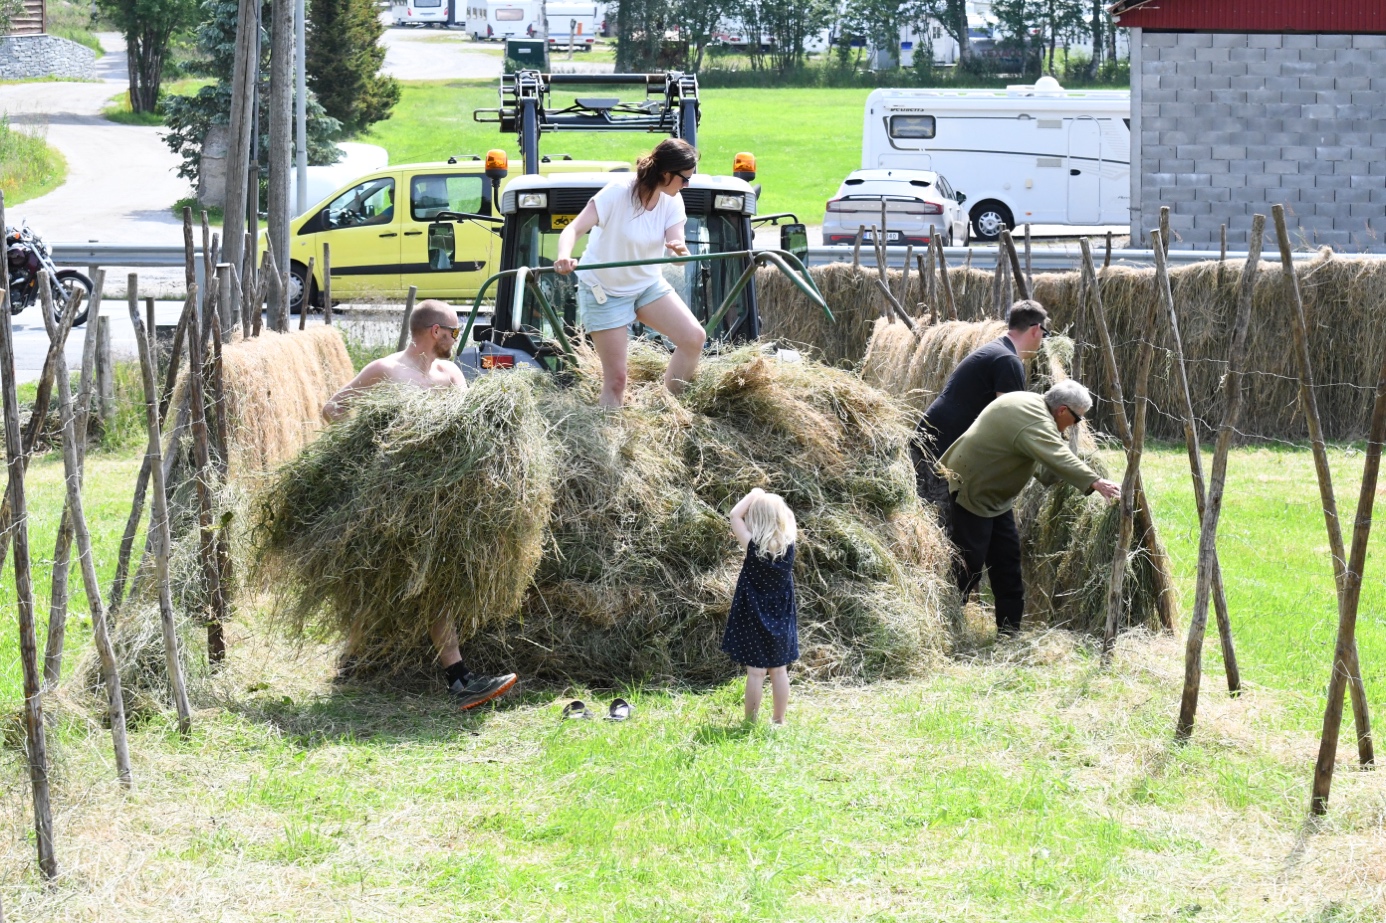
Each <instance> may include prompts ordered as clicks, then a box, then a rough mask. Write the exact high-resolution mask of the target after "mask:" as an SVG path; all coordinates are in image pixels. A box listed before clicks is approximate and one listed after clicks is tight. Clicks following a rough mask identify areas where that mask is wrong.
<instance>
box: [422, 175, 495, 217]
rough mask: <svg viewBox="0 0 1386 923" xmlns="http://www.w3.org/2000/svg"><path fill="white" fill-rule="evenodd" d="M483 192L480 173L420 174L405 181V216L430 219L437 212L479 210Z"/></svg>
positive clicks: (470, 211) (482, 179) (473, 211)
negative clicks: (407, 214)
mask: <svg viewBox="0 0 1386 923" xmlns="http://www.w3.org/2000/svg"><path fill="white" fill-rule="evenodd" d="M484 192H485V182H484V177H482V176H480V175H475V176H458V175H456V174H453V175H451V176H449V175H447V174H439V173H434V174H428V173H424V174H420V175H419V176H415V177H414V178H413V179H411V180H410V181H409V217H411V218H413V219H414V220H415V221H431V220H432V219H433V218H435V217H437V215H438V213H439V212H444V211H448V212H463V213H464V214H469V215H475V214H477V213H478V212H480V211H481V203H482V201H483V194H484Z"/></svg>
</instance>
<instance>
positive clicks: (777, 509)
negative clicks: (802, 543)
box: [745, 494, 798, 560]
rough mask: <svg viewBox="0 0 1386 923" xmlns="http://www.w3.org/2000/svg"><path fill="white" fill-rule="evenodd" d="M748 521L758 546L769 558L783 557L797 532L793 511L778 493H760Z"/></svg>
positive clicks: (749, 507)
mask: <svg viewBox="0 0 1386 923" xmlns="http://www.w3.org/2000/svg"><path fill="white" fill-rule="evenodd" d="M745 521H746V528H747V530H748V531H750V533H751V541H753V542H755V543H756V550H757V551H759V552H760V555H761V557H764V558H766V559H767V560H770V559H774V558H780V557H783V556H784V553H785V552H786V551H788V550H789V546H790V545H792V544H794V539H795V538H796V537H797V535H798V527H797V525H796V524H795V522H794V511H793V510H791V509H790V508H789V504H787V503H785V502H784V497H781V496H780V495H779V494H761V495H760V496H758V497H756V498H755V499H754V500H752V501H751V503H750V505H749V506H747V507H746V516H745Z"/></svg>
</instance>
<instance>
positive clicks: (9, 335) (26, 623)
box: [0, 192, 77, 881]
mask: <svg viewBox="0 0 1386 923" xmlns="http://www.w3.org/2000/svg"><path fill="white" fill-rule="evenodd" d="M4 227H5V196H4V193H3V192H0V228H4ZM0 280H3V281H0V292H3V295H4V297H3V298H0V392H2V393H0V406H3V408H4V411H5V423H4V425H5V460H6V467H7V468H8V469H9V477H10V482H9V488H8V489H7V490H6V492H5V498H6V499H7V500H10V501H11V507H10V509H11V510H12V512H13V514H14V520H13V522H14V526H13V528H12V529H11V528H9V521H8V520H7V521H6V523H5V525H6V527H7V529H9V531H11V532H13V534H14V585H15V587H14V588H15V598H16V601H17V603H18V609H19V659H20V662H21V664H22V666H23V670H24V745H25V752H26V753H27V754H28V757H29V785H30V788H31V790H32V792H33V798H34V833H35V836H36V843H37V845H38V862H39V872H40V873H41V874H42V875H43V877H44V878H46V879H48V880H50V881H51V880H52V879H54V878H56V877H58V859H57V855H56V854H55V852H54V850H53V810H52V807H51V805H50V803H49V791H48V747H47V744H46V742H45V740H44V729H43V698H42V696H43V693H42V689H41V686H40V679H39V665H38V638H37V636H36V634H35V631H34V585H33V573H32V571H31V570H30V568H29V508H28V504H27V503H26V500H25V496H24V469H25V463H26V462H27V461H28V458H29V453H28V452H27V451H25V449H24V444H23V442H22V440H21V439H20V435H19V398H18V395H17V394H16V393H15V388H16V375H15V365H14V357H15V356H14V331H13V330H12V329H11V327H10V278H9V273H8V272H0ZM51 287H52V286H51V285H50V283H49V281H48V273H47V270H44V271H43V274H42V276H41V277H40V279H39V290H40V291H42V292H43V293H44V294H48V293H49V290H50V289H51ZM43 310H44V312H45V315H47V316H49V317H51V316H52V315H51V312H49V309H48V308H47V307H45V308H44V309H43ZM76 313H77V312H76V311H64V312H63V316H62V322H61V324H60V329H61V328H67V327H70V326H71V325H72V318H73V317H74V316H75V315H76ZM62 335H63V336H66V335H67V334H66V330H65V329H63V333H62ZM56 339H57V338H55V340H56ZM59 356H61V352H59ZM55 366H56V360H55ZM46 407H47V400H46V399H45V400H44V402H43V403H42V404H35V414H36V415H37V414H39V413H40V412H41V410H42V409H43V408H46Z"/></svg>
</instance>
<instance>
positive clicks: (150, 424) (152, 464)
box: [129, 273, 192, 737]
mask: <svg viewBox="0 0 1386 923" xmlns="http://www.w3.org/2000/svg"><path fill="white" fill-rule="evenodd" d="M138 284H139V277H138V276H137V275H136V274H135V273H131V274H130V282H129V289H130V323H131V325H132V326H133V327H134V328H135V344H136V346H138V347H139V353H140V367H141V369H142V370H143V372H144V408H145V423H146V428H147V429H148V432H149V449H148V454H149V470H150V477H151V479H152V481H153V486H154V506H153V511H152V512H151V513H150V516H149V528H150V532H151V533H152V534H153V537H154V568H155V576H156V579H157V581H158V585H159V587H158V588H159V617H160V621H161V622H162V625H163V634H164V662H165V664H166V666H167V669H168V682H169V688H170V691H171V692H172V694H173V704H174V707H175V708H176V709H177V711H178V731H179V733H181V734H182V735H183V736H184V737H186V736H188V735H189V734H190V733H192V708H191V707H190V706H189V705H188V693H187V689H186V688H185V687H184V685H183V663H182V659H181V657H180V656H179V652H178V625H177V622H176V621H175V619H174V613H173V597H172V595H171V591H170V589H169V574H168V553H169V546H170V545H171V544H172V542H171V539H170V537H169V525H168V493H167V488H166V487H165V484H164V464H163V446H162V439H161V435H160V432H159V391H158V385H156V384H155V382H154V356H153V355H152V353H153V344H152V343H151V342H150V340H149V334H148V333H147V332H146V331H145V327H144V322H143V321H142V320H140V311H139V304H138V302H137V300H136V298H135V291H136V289H137V287H138Z"/></svg>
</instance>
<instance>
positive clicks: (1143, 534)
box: [1078, 237, 1176, 630]
mask: <svg viewBox="0 0 1386 923" xmlns="http://www.w3.org/2000/svg"><path fill="white" fill-rule="evenodd" d="M1078 244H1079V246H1080V247H1081V248H1082V251H1083V264H1082V268H1083V272H1085V273H1087V275H1088V296H1089V300H1088V304H1089V306H1090V307H1091V309H1092V313H1091V314H1090V315H1089V316H1090V317H1091V319H1092V325H1093V329H1094V330H1096V331H1097V333H1098V341H1099V344H1100V345H1101V347H1102V360H1103V364H1104V365H1105V366H1106V368H1107V377H1108V379H1109V380H1110V381H1111V386H1112V404H1113V412H1112V418H1113V423H1115V425H1116V430H1117V437H1118V438H1120V439H1121V442H1122V444H1123V445H1125V446H1127V447H1129V446H1130V445H1131V441H1132V433H1131V426H1130V423H1129V421H1128V420H1127V417H1126V403H1125V400H1124V398H1123V397H1122V392H1121V374H1120V373H1119V372H1118V371H1117V364H1116V349H1115V347H1114V346H1113V345H1112V334H1111V330H1110V329H1109V328H1108V327H1107V313H1106V310H1105V309H1104V308H1103V306H1102V290H1101V289H1100V288H1099V286H1098V284H1097V267H1096V266H1095V265H1094V264H1093V259H1092V245H1091V244H1090V243H1089V241H1088V239H1087V238H1086V237H1084V238H1081V239H1080V240H1079V241H1078ZM1134 498H1135V516H1136V518H1135V530H1136V532H1138V533H1139V535H1140V540H1141V545H1142V546H1143V547H1144V548H1145V550H1146V553H1147V554H1148V555H1149V556H1150V560H1151V563H1152V565H1153V568H1152V569H1153V571H1154V573H1155V606H1156V610H1157V612H1158V613H1159V617H1160V625H1161V627H1163V628H1165V629H1166V630H1173V628H1174V623H1175V621H1176V613H1175V610H1174V588H1173V587H1171V586H1170V585H1169V581H1168V579H1167V577H1166V575H1167V571H1168V557H1169V555H1168V554H1167V553H1166V552H1165V549H1164V548H1163V547H1161V545H1160V540H1159V537H1158V535H1157V534H1156V532H1155V520H1154V519H1153V518H1151V515H1150V501H1149V499H1148V498H1147V497H1146V494H1145V485H1144V483H1143V480H1142V479H1140V478H1137V480H1136V483H1135V493H1134Z"/></svg>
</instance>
